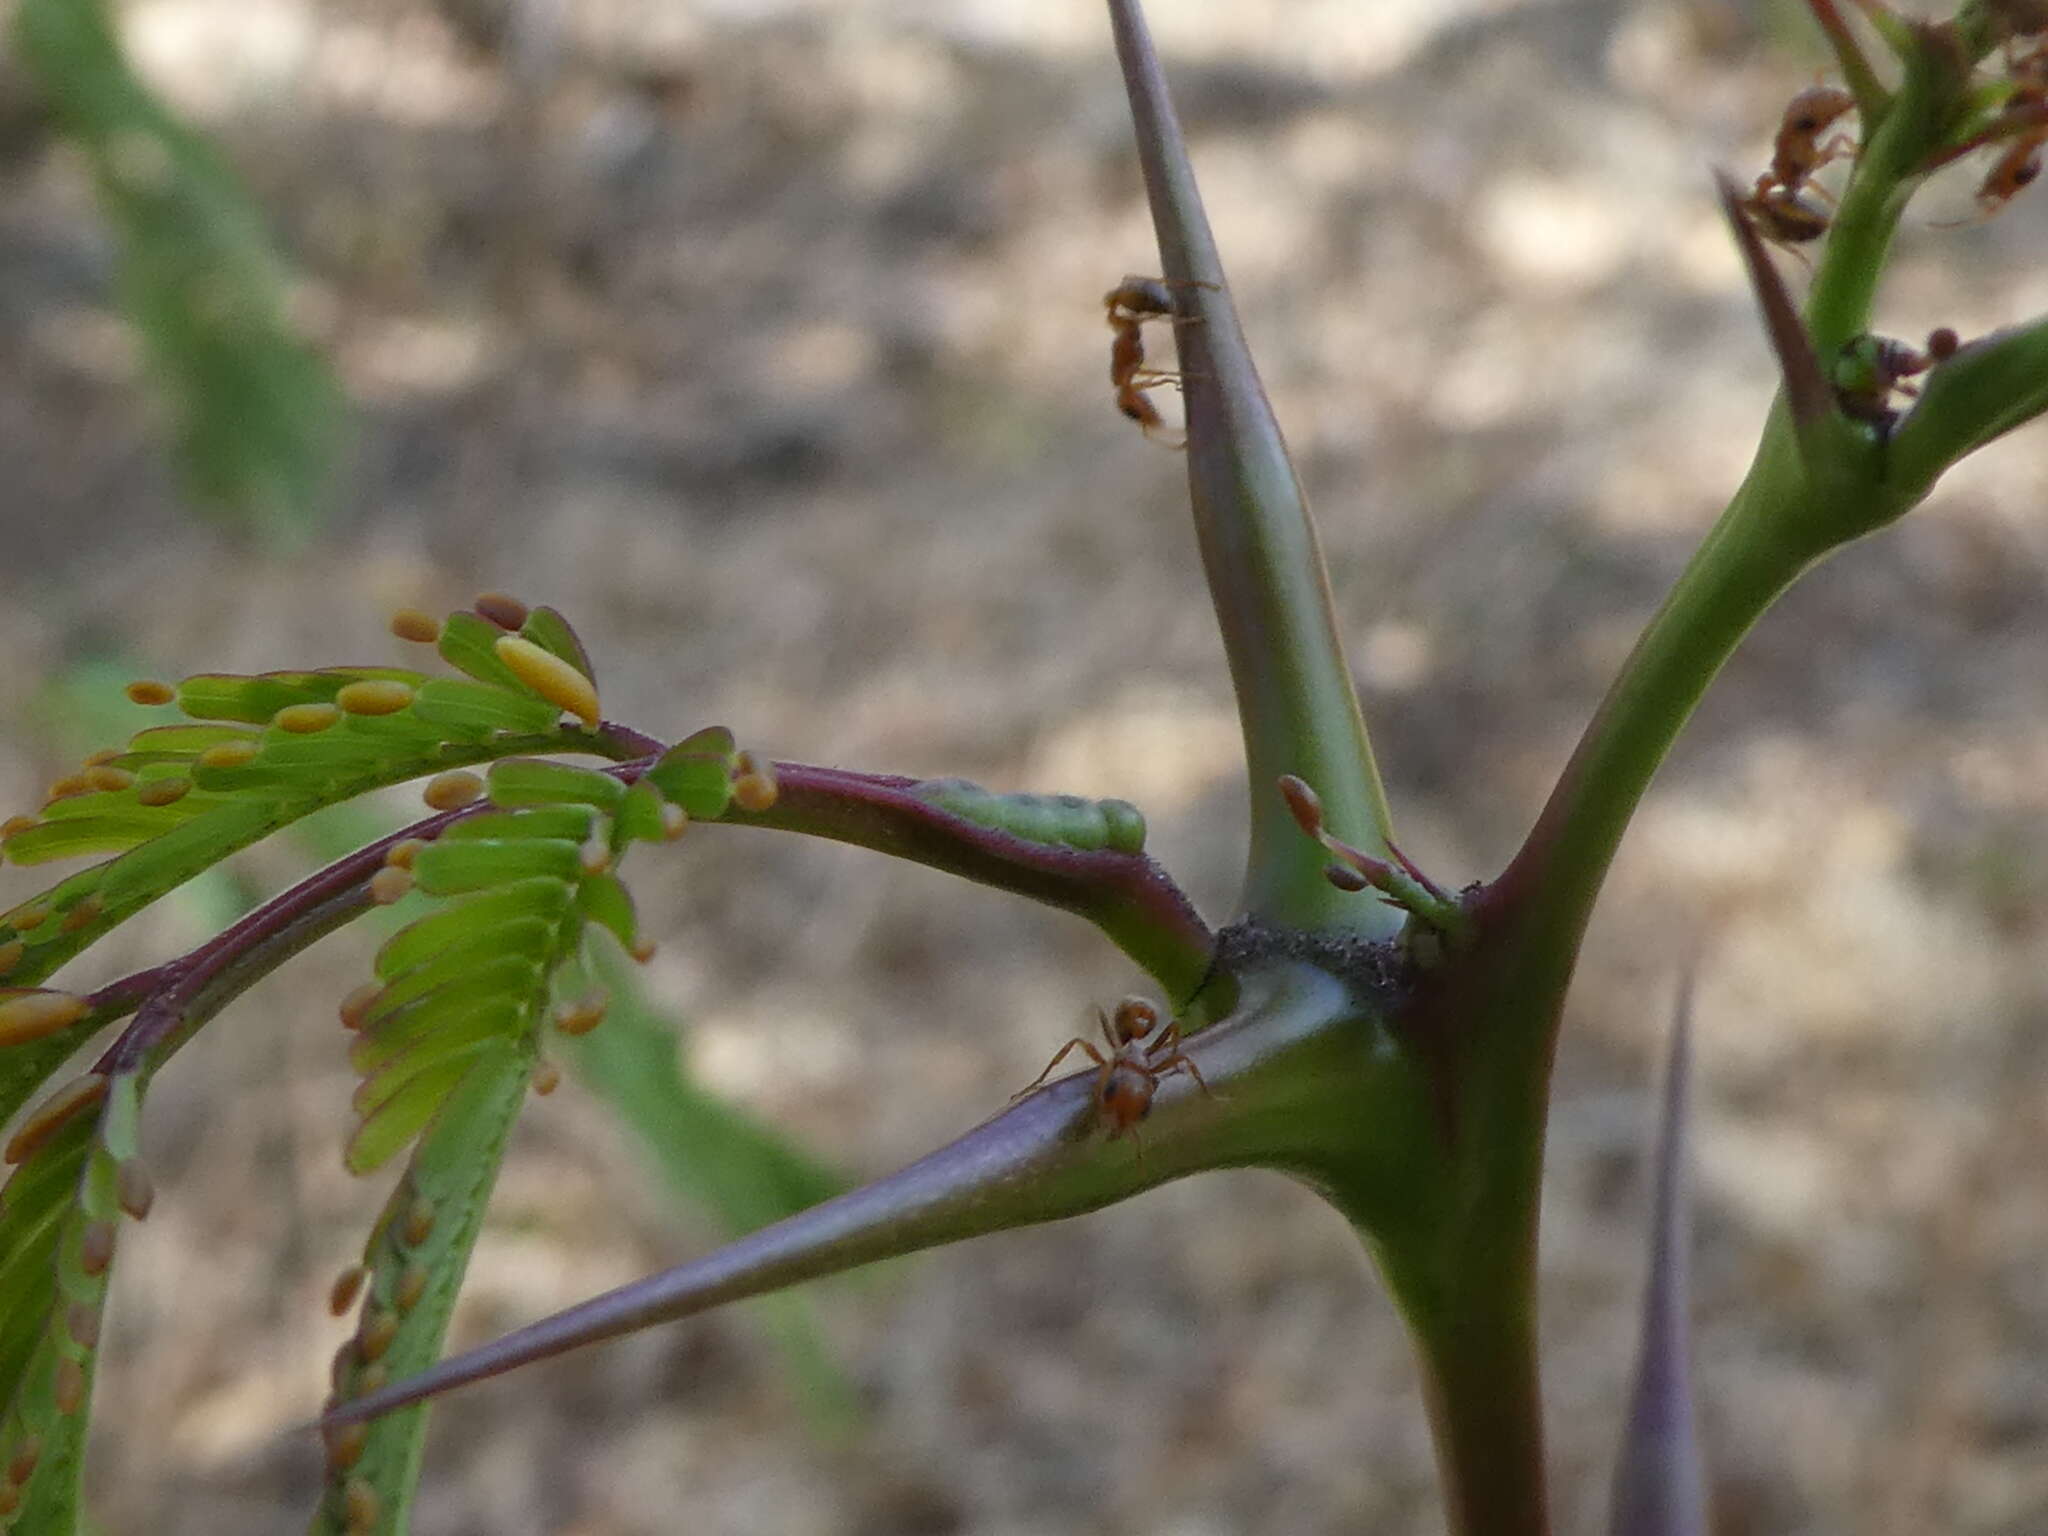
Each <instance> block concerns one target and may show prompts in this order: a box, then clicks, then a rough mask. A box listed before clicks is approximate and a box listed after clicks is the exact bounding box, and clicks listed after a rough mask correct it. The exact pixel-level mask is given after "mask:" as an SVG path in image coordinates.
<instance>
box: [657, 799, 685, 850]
mask: <svg viewBox="0 0 2048 1536" xmlns="http://www.w3.org/2000/svg"><path fill="white" fill-rule="evenodd" d="M689 830H690V813H689V812H688V811H686V810H684V809H683V808H682V807H681V806H680V805H677V804H676V803H675V802H674V801H673V800H664V801H663V802H662V803H661V835H662V838H663V840H664V841H667V842H671V843H672V842H674V841H675V840H676V839H677V838H679V837H681V836H682V835H683V834H684V833H685V832H687V831H689Z"/></svg>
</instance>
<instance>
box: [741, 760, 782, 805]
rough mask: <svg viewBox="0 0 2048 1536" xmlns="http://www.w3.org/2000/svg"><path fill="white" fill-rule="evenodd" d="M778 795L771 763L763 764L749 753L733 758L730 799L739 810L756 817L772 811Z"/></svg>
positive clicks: (777, 786) (779, 792)
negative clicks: (731, 798)
mask: <svg viewBox="0 0 2048 1536" xmlns="http://www.w3.org/2000/svg"><path fill="white" fill-rule="evenodd" d="M780 794H781V786H780V785H778V784H777V783H776V782H775V765H774V764H773V763H768V762H763V761H762V760H761V759H759V758H757V757H755V756H754V754H753V753H751V752H741V753H739V754H738V755H737V756H736V757H734V758H733V780H732V797H733V799H734V800H735V801H736V802H737V803H738V805H739V808H740V809H741V810H743V811H752V812H754V813H755V814H756V815H758V814H760V813H761V812H762V811H766V810H772V809H773V808H774V805H775V801H776V799H777V797H778V796H779V795H780Z"/></svg>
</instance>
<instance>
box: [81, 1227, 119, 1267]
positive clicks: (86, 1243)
mask: <svg viewBox="0 0 2048 1536" xmlns="http://www.w3.org/2000/svg"><path fill="white" fill-rule="evenodd" d="M113 1262H114V1224H113V1223H112V1222H111V1221H89V1222H87V1223H86V1224H85V1230H84V1231H83V1232H82V1233H80V1234H79V1237H78V1267H79V1268H80V1269H81V1270H83V1271H84V1272H85V1273H86V1275H88V1276H98V1275H104V1274H105V1273H106V1272H107V1266H108V1265H109V1264H111V1263H113Z"/></svg>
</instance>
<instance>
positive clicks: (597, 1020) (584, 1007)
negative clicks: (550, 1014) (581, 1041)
mask: <svg viewBox="0 0 2048 1536" xmlns="http://www.w3.org/2000/svg"><path fill="white" fill-rule="evenodd" d="M610 1006H611V999H610V998H608V997H606V996H605V995H604V994H603V993H602V992H593V993H592V994H591V995H590V996H588V997H586V998H583V999H581V1000H579V1001H577V1002H573V1003H564V1004H562V1005H561V1006H560V1007H559V1008H557V1009H556V1010H555V1028H557V1029H559V1030H560V1031H561V1032H562V1033H563V1034H565V1035H587V1034H589V1033H590V1032H591V1031H592V1030H593V1029H595V1028H597V1026H598V1025H600V1024H602V1023H603V1022H604V1014H605V1009H607V1008H608V1007H610Z"/></svg>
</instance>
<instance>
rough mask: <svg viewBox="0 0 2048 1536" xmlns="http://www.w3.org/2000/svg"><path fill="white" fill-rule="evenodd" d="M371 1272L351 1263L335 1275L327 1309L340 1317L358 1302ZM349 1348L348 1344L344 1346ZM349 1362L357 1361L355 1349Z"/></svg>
mask: <svg viewBox="0 0 2048 1536" xmlns="http://www.w3.org/2000/svg"><path fill="white" fill-rule="evenodd" d="M369 1276H370V1272H369V1271H368V1270H367V1269H365V1268H363V1266H362V1265H360V1264H355V1265H351V1266H350V1267H349V1268H347V1269H344V1270H343V1271H342V1272H341V1273H340V1274H338V1275H336V1276H335V1277H334V1284H333V1285H332V1286H330V1287H329V1288H328V1291H327V1310H328V1312H329V1313H331V1314H332V1315H333V1316H335V1317H340V1316H342V1315H343V1314H344V1313H346V1312H347V1311H348V1309H349V1308H350V1307H352V1306H354V1305H355V1304H356V1297H358V1296H359V1295H361V1294H362V1290H363V1282H364V1281H365V1280H367V1279H368V1278H369ZM342 1347H343V1348H344V1349H347V1348H348V1346H346V1345H344V1346H342ZM349 1363H350V1364H351V1365H353V1364H354V1363H355V1351H353V1350H349Z"/></svg>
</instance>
